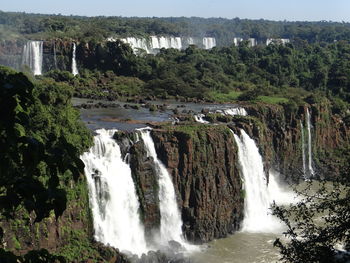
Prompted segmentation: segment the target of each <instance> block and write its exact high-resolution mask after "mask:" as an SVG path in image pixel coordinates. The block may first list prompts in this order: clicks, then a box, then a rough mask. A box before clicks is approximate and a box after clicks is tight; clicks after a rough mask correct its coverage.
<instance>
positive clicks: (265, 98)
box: [257, 96, 289, 104]
mask: <svg viewBox="0 0 350 263" xmlns="http://www.w3.org/2000/svg"><path fill="white" fill-rule="evenodd" d="M257 101H261V102H265V103H268V104H280V103H288V102H289V100H288V99H287V98H282V97H272V96H259V97H258V99H257Z"/></svg>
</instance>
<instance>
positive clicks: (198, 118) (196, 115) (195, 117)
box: [193, 113, 209, 124]
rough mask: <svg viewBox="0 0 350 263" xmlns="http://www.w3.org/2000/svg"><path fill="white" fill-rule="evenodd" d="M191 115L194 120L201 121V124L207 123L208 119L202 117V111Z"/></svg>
mask: <svg viewBox="0 0 350 263" xmlns="http://www.w3.org/2000/svg"><path fill="white" fill-rule="evenodd" d="M193 117H194V119H195V121H196V122H199V123H203V124H208V123H209V121H206V120H204V119H203V118H204V117H205V115H204V114H202V113H200V114H195V115H194V116H193Z"/></svg>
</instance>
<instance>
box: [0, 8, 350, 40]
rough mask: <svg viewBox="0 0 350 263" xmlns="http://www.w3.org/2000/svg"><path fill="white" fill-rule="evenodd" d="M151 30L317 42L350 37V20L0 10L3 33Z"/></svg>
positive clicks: (80, 36)
mask: <svg viewBox="0 0 350 263" xmlns="http://www.w3.org/2000/svg"><path fill="white" fill-rule="evenodd" d="M149 35H173V36H201V37H203V36H212V37H215V38H216V39H217V44H218V45H221V46H225V45H230V44H231V43H232V41H233V38H234V37H244V38H248V37H252V38H256V39H257V40H261V41H264V40H266V38H289V39H298V38H300V39H303V40H307V41H308V42H311V43H315V42H322V41H324V42H333V41H335V40H337V41H339V40H350V24H349V23H336V22H327V21H320V22H287V21H278V22H277V21H269V20H263V19H261V20H249V19H239V18H234V19H224V18H198V17H191V18H185V17H178V18H156V17H152V18H137V17H132V18H126V17H81V16H62V15H42V14H26V13H10V12H1V11H0V37H1V39H14V38H28V39H53V38H60V39H65V38H71V39H75V40H88V39H95V40H103V39H106V38H108V37H111V36H116V37H125V36H139V37H147V36H149Z"/></svg>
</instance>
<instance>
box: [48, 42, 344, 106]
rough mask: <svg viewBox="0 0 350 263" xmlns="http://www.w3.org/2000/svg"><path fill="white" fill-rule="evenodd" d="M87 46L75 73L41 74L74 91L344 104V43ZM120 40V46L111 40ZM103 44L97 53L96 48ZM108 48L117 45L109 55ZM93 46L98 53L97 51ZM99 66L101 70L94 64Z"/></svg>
mask: <svg viewBox="0 0 350 263" xmlns="http://www.w3.org/2000/svg"><path fill="white" fill-rule="evenodd" d="M110 45H112V44H111V43H107V44H99V45H96V46H93V47H92V46H91V45H90V48H91V47H92V49H94V50H95V51H91V52H92V53H94V52H95V53H94V57H95V58H98V59H96V60H95V61H94V62H93V63H90V61H89V64H90V68H89V70H87V69H82V70H80V75H79V76H75V77H74V76H73V75H72V74H70V73H68V72H62V71H51V72H48V73H47V74H46V75H45V77H49V78H53V79H55V80H56V81H62V82H66V83H68V84H69V85H71V86H73V87H75V95H76V96H78V97H88V98H107V99H115V98H118V97H123V96H136V95H138V96H140V95H145V94H147V95H155V96H158V97H162V98H167V97H176V96H182V97H191V98H196V99H202V100H208V101H219V102H228V101H234V100H244V101H248V100H249V101H256V100H258V101H259V100H260V101H264V102H267V103H289V104H290V106H291V107H294V106H296V105H301V104H303V103H304V102H303V100H304V99H305V100H306V101H307V102H309V103H314V102H317V101H318V100H320V99H321V97H325V96H326V97H328V98H329V99H330V100H332V101H333V102H334V105H335V107H334V112H335V113H339V112H341V111H343V110H344V109H346V108H347V103H349V102H350V62H349V61H350V60H349V58H350V44H349V43H348V42H347V41H339V42H336V43H332V44H325V43H324V44H308V43H307V42H306V41H295V42H294V43H291V44H287V45H269V46H267V47H265V46H257V47H253V48H252V47H248V43H246V42H244V43H242V44H241V45H240V46H238V47H235V46H230V47H222V48H213V49H212V50H202V49H199V48H196V47H195V46H190V47H189V48H187V49H186V50H183V51H179V50H175V49H167V50H165V49H163V50H161V52H160V53H159V54H157V55H156V56H153V55H147V54H143V55H140V56H136V55H134V54H133V52H132V50H131V48H128V47H127V46H125V45H124V44H121V43H119V44H118V43H117V42H114V43H113V45H115V46H116V47H114V48H111V47H110ZM118 45H121V46H118ZM101 50H103V51H101ZM115 50H119V51H118V52H117V53H118V55H117V54H114V53H113V52H115ZM98 52H100V53H98ZM101 69H103V70H101Z"/></svg>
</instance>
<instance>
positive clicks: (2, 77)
mask: <svg viewBox="0 0 350 263" xmlns="http://www.w3.org/2000/svg"><path fill="white" fill-rule="evenodd" d="M72 94H73V93H72V90H71V88H69V87H68V86H66V85H64V84H62V83H61V84H58V83H56V82H54V81H50V80H48V79H46V80H43V81H41V82H31V81H30V80H29V79H28V77H26V76H25V75H24V74H22V73H17V72H14V71H12V70H9V69H7V68H4V67H0V114H1V116H2V118H1V120H0V148H1V149H2V151H1V152H0V178H1V180H0V181H1V182H0V211H1V212H0V213H1V219H2V220H6V219H9V220H13V221H12V225H11V229H12V230H14V231H16V230H18V231H19V230H21V233H22V235H28V234H30V229H29V228H28V229H27V228H26V227H29V222H30V221H32V222H33V223H37V222H41V221H43V220H54V218H55V217H58V216H61V215H62V214H63V212H64V211H65V209H66V208H67V200H69V199H70V198H72V193H70V192H71V191H72V190H69V189H68V187H67V186H68V183H67V181H69V180H73V181H77V180H78V178H79V177H80V174H81V173H83V167H84V164H83V163H82V161H81V160H80V154H81V153H82V152H83V151H84V150H86V149H88V147H90V145H91V143H92V140H91V134H90V132H89V131H88V130H87V129H86V128H85V126H84V125H83V123H82V122H81V121H80V119H79V113H78V112H77V111H76V110H75V109H73V107H72V106H71V104H70V98H71V96H72ZM67 189H68V190H67ZM67 192H68V193H69V194H67ZM85 198H86V197H85ZM46 218H48V219H46ZM14 219H15V220H14ZM23 220H24V221H23ZM3 222H4V221H3ZM23 223H24V224H23ZM23 225H24V226H23ZM37 231H39V232H40V230H39V229H37ZM44 232H45V231H44ZM1 233H2V235H1V238H2V236H3V232H2V231H1ZM37 235H38V236H39V235H40V233H37ZM17 238H22V237H19V236H18V237H17ZM23 238H24V236H23ZM12 242H13V243H14V247H15V248H16V249H21V243H20V242H19V239H16V238H15V237H14V238H13V240H12ZM44 252H45V251H41V252H37V253H39V254H40V253H44ZM45 253H46V252H45ZM45 253H44V254H45ZM39 254H38V256H39ZM6 255H8V254H6V253H5V252H4V251H3V250H2V251H1V253H0V258H3V257H6ZM35 255H37V254H36V253H35V252H34V251H33V252H31V254H27V256H26V257H34V256H35ZM53 258H55V257H53ZM32 262H34V261H32ZM35 262H39V261H35ZM45 262H46V261H45ZM47 262H49V261H47ZM50 262H51V261H50Z"/></svg>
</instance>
